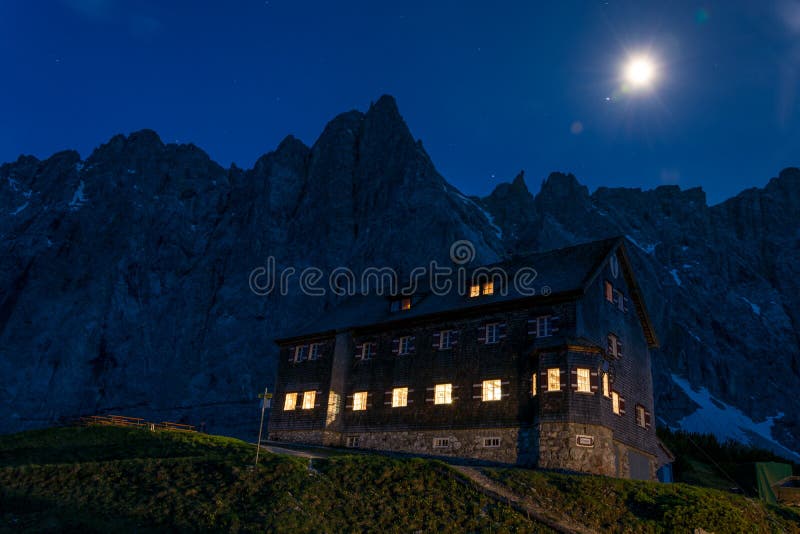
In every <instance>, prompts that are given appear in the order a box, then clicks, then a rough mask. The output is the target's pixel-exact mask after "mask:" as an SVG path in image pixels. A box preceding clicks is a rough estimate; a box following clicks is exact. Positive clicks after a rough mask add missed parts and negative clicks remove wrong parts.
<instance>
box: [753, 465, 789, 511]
mask: <svg viewBox="0 0 800 534" xmlns="http://www.w3.org/2000/svg"><path fill="white" fill-rule="evenodd" d="M755 468H756V486H757V487H758V497H759V498H760V499H761V500H762V501H766V502H768V503H769V504H777V502H778V501H777V499H776V498H775V492H774V491H773V489H772V486H773V485H774V484H776V483H778V482H780V481H781V480H783V479H784V478H786V477H790V476H792V466H791V465H789V464H782V463H779V462H756V465H755Z"/></svg>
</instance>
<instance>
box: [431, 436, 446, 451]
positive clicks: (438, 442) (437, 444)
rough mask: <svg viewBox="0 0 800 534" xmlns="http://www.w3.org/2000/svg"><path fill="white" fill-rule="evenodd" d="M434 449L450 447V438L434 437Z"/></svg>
mask: <svg viewBox="0 0 800 534" xmlns="http://www.w3.org/2000/svg"><path fill="white" fill-rule="evenodd" d="M433 448H434V449H449V448H450V438H433Z"/></svg>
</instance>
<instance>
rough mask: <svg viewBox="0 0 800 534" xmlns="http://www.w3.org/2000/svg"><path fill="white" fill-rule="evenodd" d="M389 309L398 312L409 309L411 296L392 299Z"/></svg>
mask: <svg viewBox="0 0 800 534" xmlns="http://www.w3.org/2000/svg"><path fill="white" fill-rule="evenodd" d="M389 309H390V311H393V312H398V311H405V310H410V309H411V297H403V298H401V299H395V300H393V301H392V303H391V305H390V306H389Z"/></svg>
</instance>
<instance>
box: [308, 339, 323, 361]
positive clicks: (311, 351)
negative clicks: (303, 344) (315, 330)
mask: <svg viewBox="0 0 800 534" xmlns="http://www.w3.org/2000/svg"><path fill="white" fill-rule="evenodd" d="M319 346H320V343H312V344H311V345H309V346H308V359H309V360H317V359H319Z"/></svg>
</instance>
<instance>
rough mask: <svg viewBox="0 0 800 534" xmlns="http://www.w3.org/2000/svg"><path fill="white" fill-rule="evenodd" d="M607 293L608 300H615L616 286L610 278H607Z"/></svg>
mask: <svg viewBox="0 0 800 534" xmlns="http://www.w3.org/2000/svg"><path fill="white" fill-rule="evenodd" d="M605 295H606V300H607V301H608V302H614V286H612V285H611V282H609V281H608V280H606V285H605Z"/></svg>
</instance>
